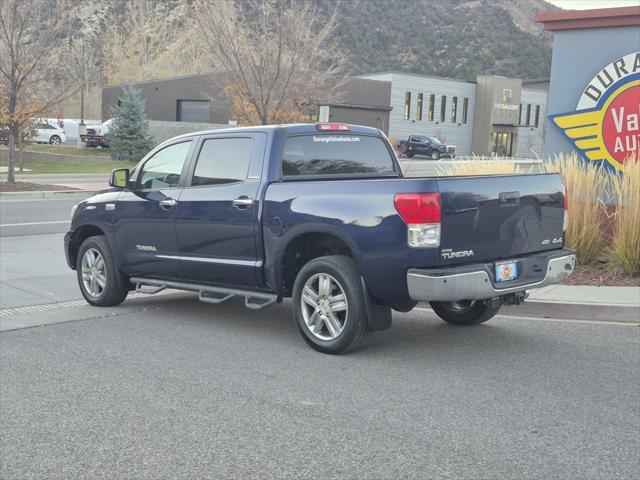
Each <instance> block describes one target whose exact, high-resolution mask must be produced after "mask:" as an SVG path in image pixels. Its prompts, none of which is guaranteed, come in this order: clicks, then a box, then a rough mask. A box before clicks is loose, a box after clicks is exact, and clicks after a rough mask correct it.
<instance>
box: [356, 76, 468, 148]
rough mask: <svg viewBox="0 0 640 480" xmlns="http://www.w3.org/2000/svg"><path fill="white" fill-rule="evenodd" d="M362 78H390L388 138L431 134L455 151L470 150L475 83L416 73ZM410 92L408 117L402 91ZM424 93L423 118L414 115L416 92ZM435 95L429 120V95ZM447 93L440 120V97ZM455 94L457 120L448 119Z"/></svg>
mask: <svg viewBox="0 0 640 480" xmlns="http://www.w3.org/2000/svg"><path fill="white" fill-rule="evenodd" d="M361 78H368V79H373V80H382V81H387V82H391V98H390V103H389V105H390V106H391V107H392V110H391V112H390V115H389V138H391V139H394V140H404V139H406V138H407V137H408V136H409V135H432V136H435V137H438V138H439V139H441V140H442V141H443V142H445V143H447V144H450V145H455V146H456V148H457V152H458V155H470V154H471V138H472V134H473V115H474V108H475V83H474V82H465V81H461V80H451V79H446V78H436V77H429V76H423V75H417V74H403V73H395V72H394V73H382V74H371V75H362V76H361ZM406 92H411V108H410V110H409V118H408V119H406V118H404V105H405V94H406ZM419 93H422V94H423V104H422V120H418V119H417V118H416V113H417V104H418V94H419ZM432 94H434V95H435V106H434V107H435V108H434V116H433V120H432V121H431V120H429V96H430V95H432ZM442 95H446V97H447V103H446V107H445V108H446V111H445V120H444V122H441V121H440V118H441V117H440V105H441V97H442ZM453 97H458V108H457V120H456V123H452V122H451V102H452V98H453ZM464 98H468V99H469V104H468V110H467V123H466V124H465V123H462V105H463V99H464Z"/></svg>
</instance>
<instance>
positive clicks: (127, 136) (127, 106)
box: [108, 87, 155, 160]
mask: <svg viewBox="0 0 640 480" xmlns="http://www.w3.org/2000/svg"><path fill="white" fill-rule="evenodd" d="M108 142H109V146H110V147H111V151H112V152H114V153H115V154H116V155H119V157H120V158H121V159H127V160H138V159H140V158H142V157H143V156H144V154H146V153H147V152H148V151H149V150H151V148H152V147H153V145H154V143H155V142H154V140H153V136H152V135H151V133H150V132H149V122H148V120H147V114H146V113H145V110H144V100H143V99H142V97H141V94H140V92H139V91H138V90H136V89H135V88H133V87H125V88H124V90H123V94H122V97H120V98H119V99H118V104H117V105H115V106H114V107H113V125H112V126H111V128H110V130H109V133H108Z"/></svg>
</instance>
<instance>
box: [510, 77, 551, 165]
mask: <svg viewBox="0 0 640 480" xmlns="http://www.w3.org/2000/svg"><path fill="white" fill-rule="evenodd" d="M520 103H521V104H522V106H523V113H522V118H521V122H522V123H525V121H526V120H525V112H526V106H527V105H531V122H530V123H531V125H529V126H527V125H522V126H519V127H518V129H517V133H518V137H517V140H516V148H515V156H516V157H525V158H532V157H534V158H537V157H539V158H542V157H543V155H544V134H545V125H546V118H547V112H546V105H547V92H546V91H545V90H537V89H529V88H523V89H522V94H521V98H520ZM536 106H540V114H539V117H538V126H537V127H536V126H535V111H536Z"/></svg>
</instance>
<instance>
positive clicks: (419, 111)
mask: <svg viewBox="0 0 640 480" xmlns="http://www.w3.org/2000/svg"><path fill="white" fill-rule="evenodd" d="M416 120H422V94H421V93H419V94H418V106H417V108H416Z"/></svg>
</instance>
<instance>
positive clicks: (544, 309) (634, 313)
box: [419, 300, 640, 324]
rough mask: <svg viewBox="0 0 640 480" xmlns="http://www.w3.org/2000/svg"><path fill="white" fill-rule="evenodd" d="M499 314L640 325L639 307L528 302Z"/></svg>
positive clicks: (571, 302)
mask: <svg viewBox="0 0 640 480" xmlns="http://www.w3.org/2000/svg"><path fill="white" fill-rule="evenodd" d="M419 306H420V307H423V308H431V307H430V306H429V304H428V303H420V304H419ZM499 313H500V314H501V315H508V316H510V317H514V318H517V317H528V318H534V317H536V318H542V319H544V318H558V319H567V320H585V321H599V322H603V323H606V322H612V323H620V322H623V323H630V324H637V323H640V306H638V305H612V304H604V303H580V302H575V301H567V302H562V301H554V302H545V301H540V302H539V301H536V300H526V301H525V302H524V303H523V304H521V305H513V306H504V307H502V308H501V309H500V312H499Z"/></svg>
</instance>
